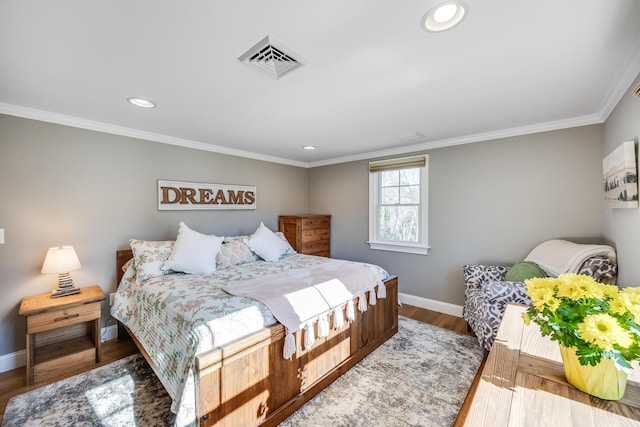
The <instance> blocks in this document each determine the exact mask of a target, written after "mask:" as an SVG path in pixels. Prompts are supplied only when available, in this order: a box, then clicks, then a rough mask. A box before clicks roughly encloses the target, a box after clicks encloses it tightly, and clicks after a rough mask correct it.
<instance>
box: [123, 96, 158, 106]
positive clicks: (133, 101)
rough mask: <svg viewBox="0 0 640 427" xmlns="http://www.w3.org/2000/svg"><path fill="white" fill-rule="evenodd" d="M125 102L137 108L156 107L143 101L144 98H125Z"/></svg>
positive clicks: (146, 100)
mask: <svg viewBox="0 0 640 427" xmlns="http://www.w3.org/2000/svg"><path fill="white" fill-rule="evenodd" d="M127 101H129V102H130V103H131V104H133V105H135V106H137V107H142V108H153V107H155V106H156V104H155V103H154V102H153V101H149V100H148V99H144V98H135V97H132V98H127Z"/></svg>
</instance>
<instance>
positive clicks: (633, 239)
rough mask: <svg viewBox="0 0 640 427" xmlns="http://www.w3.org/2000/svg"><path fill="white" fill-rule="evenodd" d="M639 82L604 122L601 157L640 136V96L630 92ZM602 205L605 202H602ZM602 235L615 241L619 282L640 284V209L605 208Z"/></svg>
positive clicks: (635, 83)
mask: <svg viewBox="0 0 640 427" xmlns="http://www.w3.org/2000/svg"><path fill="white" fill-rule="evenodd" d="M639 82H640V76H638V78H636V80H635V82H634V83H633V84H632V85H631V87H630V88H629V90H628V91H626V92H625V95H624V96H623V98H622V99H621V100H620V102H619V103H618V105H617V106H616V108H615V110H613V112H612V113H611V115H610V116H609V118H608V119H607V121H606V122H605V125H604V156H606V155H608V154H609V153H611V152H612V151H613V150H615V149H616V148H617V147H618V146H619V145H620V144H622V143H623V142H625V141H632V140H633V141H635V142H636V152H637V150H638V147H637V143H638V136H639V135H640V98H638V97H637V96H634V95H633V94H632V93H631V91H632V90H633V88H635V87H636V85H637V84H638V83H639ZM603 205H604V202H603ZM604 211H605V214H604V224H605V236H606V237H607V239H609V240H611V241H614V242H616V245H617V250H618V284H619V285H620V286H623V287H624V286H640V262H638V254H640V209H637V208H635V209H610V208H605V209H604Z"/></svg>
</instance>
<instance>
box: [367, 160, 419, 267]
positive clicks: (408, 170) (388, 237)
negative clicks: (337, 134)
mask: <svg viewBox="0 0 640 427" xmlns="http://www.w3.org/2000/svg"><path fill="white" fill-rule="evenodd" d="M427 163H428V156H427V155H422V156H415V157H405V158H401V159H390V160H383V161H379V162H371V163H369V247H370V248H371V249H379V250H384V251H394V252H408V253H414V254H423V255H426V254H427V251H428V250H429V245H428V242H427V230H428V224H427V213H428V209H427V207H428V204H427V195H428V191H427V190H428V185H427V184H428V176H427V175H428V169H427Z"/></svg>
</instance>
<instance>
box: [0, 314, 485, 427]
mask: <svg viewBox="0 0 640 427" xmlns="http://www.w3.org/2000/svg"><path fill="white" fill-rule="evenodd" d="M399 314H400V315H401V316H405V317H409V318H411V319H415V320H419V321H421V322H425V323H429V324H431V325H434V326H438V327H441V328H445V329H449V330H452V331H455V332H459V333H462V334H467V335H473V334H472V333H469V332H467V323H466V322H465V321H464V320H463V319H461V318H459V317H455V316H450V315H448V314H443V313H438V312H435V311H431V310H425V309H422V308H418V307H413V306H411V305H407V304H403V305H402V307H400V311H399ZM137 352H138V349H137V348H136V346H135V344H133V341H131V340H122V341H121V340H111V341H107V342H105V343H103V344H102V361H101V362H100V363H99V364H96V365H93V366H89V367H87V368H84V369H78V370H74V371H69V372H66V373H64V374H62V375H60V376H59V377H57V378H53V379H51V380H49V381H45V382H42V383H38V384H34V385H32V386H29V387H27V386H25V369H24V367H22V368H18V369H14V370H12V371H8V372H3V373H0V424H1V423H2V419H3V417H4V410H5V408H6V406H7V402H8V401H9V399H11V398H12V397H13V396H16V395H18V394H22V393H24V392H26V391H29V390H33V389H35V388H38V387H42V386H43V385H47V384H51V383H54V382H56V381H59V380H61V379H63V378H67V377H71V376H73V375H77V374H80V373H82V372H85V371H88V370H90V369H93V368H97V367H98V366H102V365H106V364H108V363H111V362H114V361H116V360H118V359H122V358H123V357H126V356H129V355H130V354H134V353H137ZM476 380H477V377H476ZM474 383H475V381H474Z"/></svg>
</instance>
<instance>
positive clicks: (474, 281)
mask: <svg viewBox="0 0 640 427" xmlns="http://www.w3.org/2000/svg"><path fill="white" fill-rule="evenodd" d="M462 271H463V272H464V284H465V288H475V289H479V288H481V287H482V286H483V283H485V282H488V281H491V280H495V281H499V280H504V275H505V274H507V271H509V267H508V266H505V265H485V264H466V265H465V266H464V267H463V268H462Z"/></svg>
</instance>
